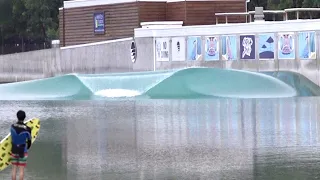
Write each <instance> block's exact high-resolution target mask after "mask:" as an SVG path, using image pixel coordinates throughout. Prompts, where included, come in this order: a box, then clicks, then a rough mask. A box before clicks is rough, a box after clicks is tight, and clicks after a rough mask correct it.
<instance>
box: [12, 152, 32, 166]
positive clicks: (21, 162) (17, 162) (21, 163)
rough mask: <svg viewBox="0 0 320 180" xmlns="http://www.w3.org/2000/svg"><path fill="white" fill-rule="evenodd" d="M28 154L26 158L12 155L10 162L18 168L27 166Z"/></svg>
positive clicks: (25, 155) (25, 154)
mask: <svg viewBox="0 0 320 180" xmlns="http://www.w3.org/2000/svg"><path fill="white" fill-rule="evenodd" d="M27 159H28V153H24V157H23V158H20V156H19V154H11V158H10V162H11V163H12V165H16V166H26V165H27Z"/></svg>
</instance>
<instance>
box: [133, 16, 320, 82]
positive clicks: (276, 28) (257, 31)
mask: <svg viewBox="0 0 320 180" xmlns="http://www.w3.org/2000/svg"><path fill="white" fill-rule="evenodd" d="M310 31H312V32H314V33H315V47H316V57H315V58H314V59H312V58H306V59H301V58H299V51H298V49H299V38H298V35H299V33H300V32H310ZM266 33H272V34H273V35H274V47H275V48H274V56H275V57H274V58H273V59H260V58H259V51H258V50H259V47H260V46H261V44H259V35H261V34H266ZM280 33H293V39H294V51H295V58H293V59H279V58H278V51H279V48H278V45H279V44H278V40H279V38H280ZM225 35H235V36H236V51H237V57H236V59H235V60H224V59H223V58H222V51H221V49H222V45H221V44H222V43H218V47H219V48H218V49H219V51H218V53H219V59H217V60H209V61H208V60H205V59H204V58H203V57H204V56H205V54H206V52H205V44H206V37H208V36H214V37H217V38H218V42H220V40H221V39H222V37H223V36H225ZM240 35H254V36H255V40H254V41H255V49H256V51H255V52H253V53H255V58H253V59H249V60H247V59H246V60H245V59H241V58H240V54H241V52H240V46H241V44H242V42H240ZM194 36H197V37H200V38H201V58H199V59H198V60H189V59H188V55H187V52H188V48H187V44H188V41H187V39H188V37H194ZM176 37H179V38H181V39H182V41H184V43H185V46H182V45H181V48H184V50H185V54H184V56H183V60H178V59H175V57H174V55H173V53H175V52H174V51H177V50H176V47H174V45H173V41H172V40H173V38H176ZM319 37H320V20H290V21H280V22H253V23H246V24H221V25H212V26H191V27H186V26H183V27H175V28H167V27H166V28H160V27H157V28H149V29H147V28H140V29H135V39H136V40H137V41H138V40H139V39H140V38H149V40H150V41H151V40H153V41H154V43H155V44H156V43H157V42H158V41H160V42H163V41H164V39H166V40H165V41H167V43H168V44H169V45H168V47H169V49H167V50H168V51H169V57H168V58H167V59H165V60H163V59H160V58H157V57H155V56H151V55H150V56H148V57H141V56H139V57H138V58H137V61H145V59H144V58H148V59H151V58H152V60H153V61H154V62H155V68H154V69H155V70H164V69H173V68H183V67H192V66H205V67H217V68H232V69H242V70H249V71H280V70H281V71H294V72H298V73H301V74H303V75H304V76H306V77H307V78H309V79H310V80H312V81H313V82H314V83H316V84H318V85H320V77H319V68H320V56H319V55H320V48H319V47H320V41H319V40H320V38H319ZM160 44H161V43H160ZM300 46H303V44H300ZM137 47H139V43H138V44H137ZM156 51H157V46H156V45H154V52H155V53H156Z"/></svg>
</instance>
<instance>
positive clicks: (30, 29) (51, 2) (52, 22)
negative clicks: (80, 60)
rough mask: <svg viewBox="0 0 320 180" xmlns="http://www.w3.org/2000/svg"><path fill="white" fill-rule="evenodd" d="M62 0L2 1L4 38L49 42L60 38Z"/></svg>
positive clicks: (1, 12) (1, 22) (0, 22)
mask: <svg viewBox="0 0 320 180" xmlns="http://www.w3.org/2000/svg"><path fill="white" fill-rule="evenodd" d="M62 4H63V1H62V0H0V25H3V26H2V27H3V30H4V33H3V34H4V38H5V39H8V38H13V37H15V36H16V37H19V38H24V39H37V40H41V41H42V42H49V41H50V40H52V39H57V38H59V37H58V33H57V32H58V24H59V19H58V14H59V8H60V7H61V6H62Z"/></svg>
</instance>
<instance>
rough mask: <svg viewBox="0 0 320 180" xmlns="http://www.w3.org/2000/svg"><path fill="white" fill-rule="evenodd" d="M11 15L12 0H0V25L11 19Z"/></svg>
mask: <svg viewBox="0 0 320 180" xmlns="http://www.w3.org/2000/svg"><path fill="white" fill-rule="evenodd" d="M11 17H12V1H11V0H0V26H1V25H4V24H7V23H8V22H10V21H11Z"/></svg>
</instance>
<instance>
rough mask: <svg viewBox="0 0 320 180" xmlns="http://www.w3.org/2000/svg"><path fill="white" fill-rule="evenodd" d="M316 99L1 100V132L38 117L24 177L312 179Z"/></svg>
mask: <svg viewBox="0 0 320 180" xmlns="http://www.w3.org/2000/svg"><path fill="white" fill-rule="evenodd" d="M319 102H320V99H319V98H316V97H310V98H308V97H304V98H287V99H261V100H259V99H257V100H250V99H248V100H236V99H211V100H204V99H203V100H139V101H133V100H132V101H1V106H0V119H1V123H0V129H1V134H0V136H1V137H4V136H5V135H6V134H7V133H8V131H9V129H8V127H9V125H10V124H11V123H12V122H13V121H14V120H15V113H16V111H17V110H18V109H23V110H25V111H26V113H27V116H28V118H31V117H39V118H40V119H41V122H42V127H41V130H40V135H39V137H38V139H37V141H36V142H35V144H34V145H33V146H32V149H31V151H30V154H29V159H28V167H27V170H26V177H27V178H26V179H27V180H40V179H41V180H42V179H48V180H57V179H68V180H88V179H97V180H99V179H101V180H105V179H161V180H162V179H193V180H194V179H237V180H239V179H243V180H247V179H288V180H289V179H290V180H292V179H319V178H320V175H319V174H320V173H319V172H320V161H319V160H320V159H319V158H320V153H319V152H320V151H319V150H320V143H319V142H320V141H319V138H320V131H319V130H318V123H319V120H320V118H319V110H318V108H320V106H319V105H320V104H319ZM10 170H11V167H9V168H7V169H6V170H5V171H2V172H0V179H10V178H9V177H10Z"/></svg>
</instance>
